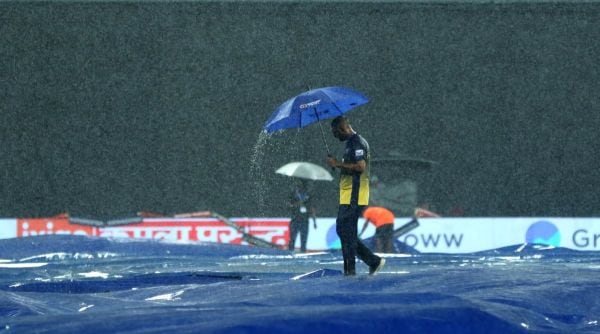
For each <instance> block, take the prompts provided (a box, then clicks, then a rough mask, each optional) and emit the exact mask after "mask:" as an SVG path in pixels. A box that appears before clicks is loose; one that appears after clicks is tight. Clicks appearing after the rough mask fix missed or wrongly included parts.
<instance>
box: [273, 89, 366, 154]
mask: <svg viewBox="0 0 600 334" xmlns="http://www.w3.org/2000/svg"><path fill="white" fill-rule="evenodd" d="M367 102H369V99H368V98H367V97H366V96H364V95H363V94H362V93H359V92H357V91H354V90H351V89H348V88H344V87H323V88H317V89H311V90H309V91H306V92H304V93H302V94H299V95H296V96H294V97H292V98H291V99H289V100H287V101H285V102H284V103H283V104H281V105H280V106H279V107H278V108H277V109H275V112H273V114H272V115H271V117H270V118H269V119H268V120H267V122H266V123H265V125H264V130H265V132H266V133H273V132H276V131H279V130H284V129H292V128H303V127H305V126H307V125H310V124H312V123H319V121H321V120H323V119H329V118H334V117H337V116H340V115H343V114H345V113H347V112H348V111H350V110H352V109H354V108H355V107H358V106H360V105H363V104H365V103H367ZM319 127H320V128H321V136H322V137H323V142H324V143H325V147H326V148H327V153H329V147H328V146H327V141H326V140H325V134H324V133H323V126H322V125H321V123H319Z"/></svg>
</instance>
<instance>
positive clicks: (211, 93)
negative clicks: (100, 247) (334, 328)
mask: <svg viewBox="0 0 600 334" xmlns="http://www.w3.org/2000/svg"><path fill="white" fill-rule="evenodd" d="M599 22H600V5H598V4H593V3H579V4H560V3H551V2H538V3H510V4H490V3H462V2H445V3H422V4H416V3H410V2H395V3H393V2H382V3H362V2H356V3H351V2H335V3H324V2H309V3H306V2H250V3H248V2H244V3H243V2H222V3H219V2H177V3H176V2H168V3H167V2H114V3H111V2H56V3H49V2H29V3H27V2H19V3H16V2H1V3H0V112H1V113H0V139H1V148H0V153H1V159H0V216H3V217H34V216H48V215H54V214H57V213H61V212H70V213H71V214H73V215H81V216H93V217H114V216H123V215H131V214H135V213H136V212H137V211H153V212H161V213H177V212H188V211H195V210H214V211H217V212H219V213H222V214H224V215H229V216H238V217H239V216H281V215H286V210H285V207H284V198H287V194H288V191H289V186H290V184H291V180H290V179H288V178H286V177H284V176H280V175H277V174H275V173H274V171H275V169H277V168H278V167H279V166H281V165H283V164H285V163H286V162H289V161H294V160H307V161H312V162H314V163H318V164H321V165H324V159H325V149H324V147H323V144H322V142H321V138H320V134H319V132H318V126H316V125H313V126H310V127H308V128H305V129H302V130H300V131H298V130H289V131H286V132H284V133H281V134H277V135H274V136H273V137H271V138H261V136H260V132H261V129H262V125H263V123H264V122H265V121H266V119H267V118H268V117H269V116H270V114H271V113H272V112H273V111H274V109H275V108H276V107H277V106H278V105H279V104H281V103H282V102H283V101H284V100H286V99H288V98H289V97H291V96H293V95H296V94H298V93H300V92H302V91H304V90H306V89H307V88H308V87H311V88H316V87H321V86H332V85H341V86H347V87H351V88H354V89H356V90H359V91H361V92H363V93H364V94H365V95H367V96H368V97H369V98H370V102H369V104H367V105H365V106H362V107H360V108H358V109H356V110H354V111H352V112H351V113H350V117H351V120H352V122H353V125H354V128H355V130H357V131H358V132H359V133H361V134H362V135H363V136H364V137H365V138H366V139H367V140H368V141H369V143H370V145H371V148H372V151H373V155H374V157H377V156H378V155H379V156H382V155H384V154H387V153H388V152H392V151H396V152H400V153H401V154H404V155H407V156H410V157H415V158H421V159H429V160H434V161H436V162H438V163H437V164H435V166H434V167H433V168H431V169H429V170H424V171H423V170H422V171H415V172H412V175H411V176H410V177H411V178H414V179H416V180H417V181H418V183H419V197H420V201H426V202H428V203H430V204H431V205H432V209H434V210H436V211H438V212H439V213H441V214H442V215H445V214H446V213H447V212H449V211H450V210H451V208H452V207H453V206H454V205H460V206H461V207H462V208H463V209H464V211H465V214H466V215H468V216H543V215H548V216H594V215H596V216H597V215H599V214H600V209H599V207H598V203H599V201H598V199H599V196H598V193H599V191H598V187H599V185H600V173H599V172H598V162H599V160H600V159H599V157H598V153H597V151H598V150H597V148H598V138H599V135H598V129H599V128H600V116H599V110H598V109H599V102H600V94H599V91H600V80H599V78H600V73H599V69H600V65H599V60H600V44H599V43H598V41H600V25H599V24H598V23H599ZM324 126H325V130H326V135H327V139H328V141H329V145H330V146H331V147H332V148H334V150H335V151H336V154H338V156H339V153H340V152H341V146H342V144H341V143H339V142H337V141H336V140H335V139H334V138H332V137H331V135H330V132H329V123H324ZM373 168H374V172H377V166H373ZM397 173H398V175H403V174H406V173H407V171H406V170H404V169H402V168H398V170H397ZM313 188H314V190H315V192H316V193H317V194H318V196H317V197H318V205H319V209H320V212H319V215H320V216H334V215H335V213H336V211H335V210H336V200H337V194H336V189H335V183H316V184H314V186H313Z"/></svg>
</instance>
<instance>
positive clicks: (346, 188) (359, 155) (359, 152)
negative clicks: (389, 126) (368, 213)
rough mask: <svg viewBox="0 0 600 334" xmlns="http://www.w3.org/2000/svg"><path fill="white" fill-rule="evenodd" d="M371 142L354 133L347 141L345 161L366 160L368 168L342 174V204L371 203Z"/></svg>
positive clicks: (342, 172) (343, 160)
mask: <svg viewBox="0 0 600 334" xmlns="http://www.w3.org/2000/svg"><path fill="white" fill-rule="evenodd" d="M370 154H371V153H370V150H369V143H367V141H366V140H365V139H364V138H363V137H361V136H360V135H358V134H356V133H355V134H353V135H352V137H350V138H349V139H348V141H347V142H346V151H345V152H344V158H343V159H342V162H344V163H355V162H358V161H360V160H365V161H366V163H367V167H366V169H365V170H364V171H363V172H362V173H360V172H347V171H344V170H342V171H341V174H340V204H346V205H352V204H355V205H356V204H358V205H369V169H370V160H371V159H370Z"/></svg>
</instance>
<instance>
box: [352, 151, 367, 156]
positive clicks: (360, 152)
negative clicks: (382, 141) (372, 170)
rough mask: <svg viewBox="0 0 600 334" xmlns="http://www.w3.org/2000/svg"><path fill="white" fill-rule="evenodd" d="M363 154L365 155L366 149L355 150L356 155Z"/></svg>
mask: <svg viewBox="0 0 600 334" xmlns="http://www.w3.org/2000/svg"><path fill="white" fill-rule="evenodd" d="M363 155H365V150H356V151H354V156H356V157H357V158H358V157H362V156H363Z"/></svg>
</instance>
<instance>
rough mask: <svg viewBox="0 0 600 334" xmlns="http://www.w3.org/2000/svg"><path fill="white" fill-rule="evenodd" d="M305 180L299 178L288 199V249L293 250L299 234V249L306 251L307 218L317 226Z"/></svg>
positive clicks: (314, 211)
mask: <svg viewBox="0 0 600 334" xmlns="http://www.w3.org/2000/svg"><path fill="white" fill-rule="evenodd" d="M306 182H307V181H304V180H300V181H298V183H297V184H296V187H295V188H294V190H293V191H292V194H291V196H290V201H289V208H290V217H291V220H290V241H289V243H288V249H289V250H290V251H293V250H294V248H295V244H296V238H297V236H298V234H300V251H301V252H302V253H306V243H307V241H308V225H309V218H312V221H313V226H314V228H317V219H316V210H315V208H314V207H313V206H312V201H311V198H310V195H309V193H308V189H307V188H308V187H307V185H306Z"/></svg>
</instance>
